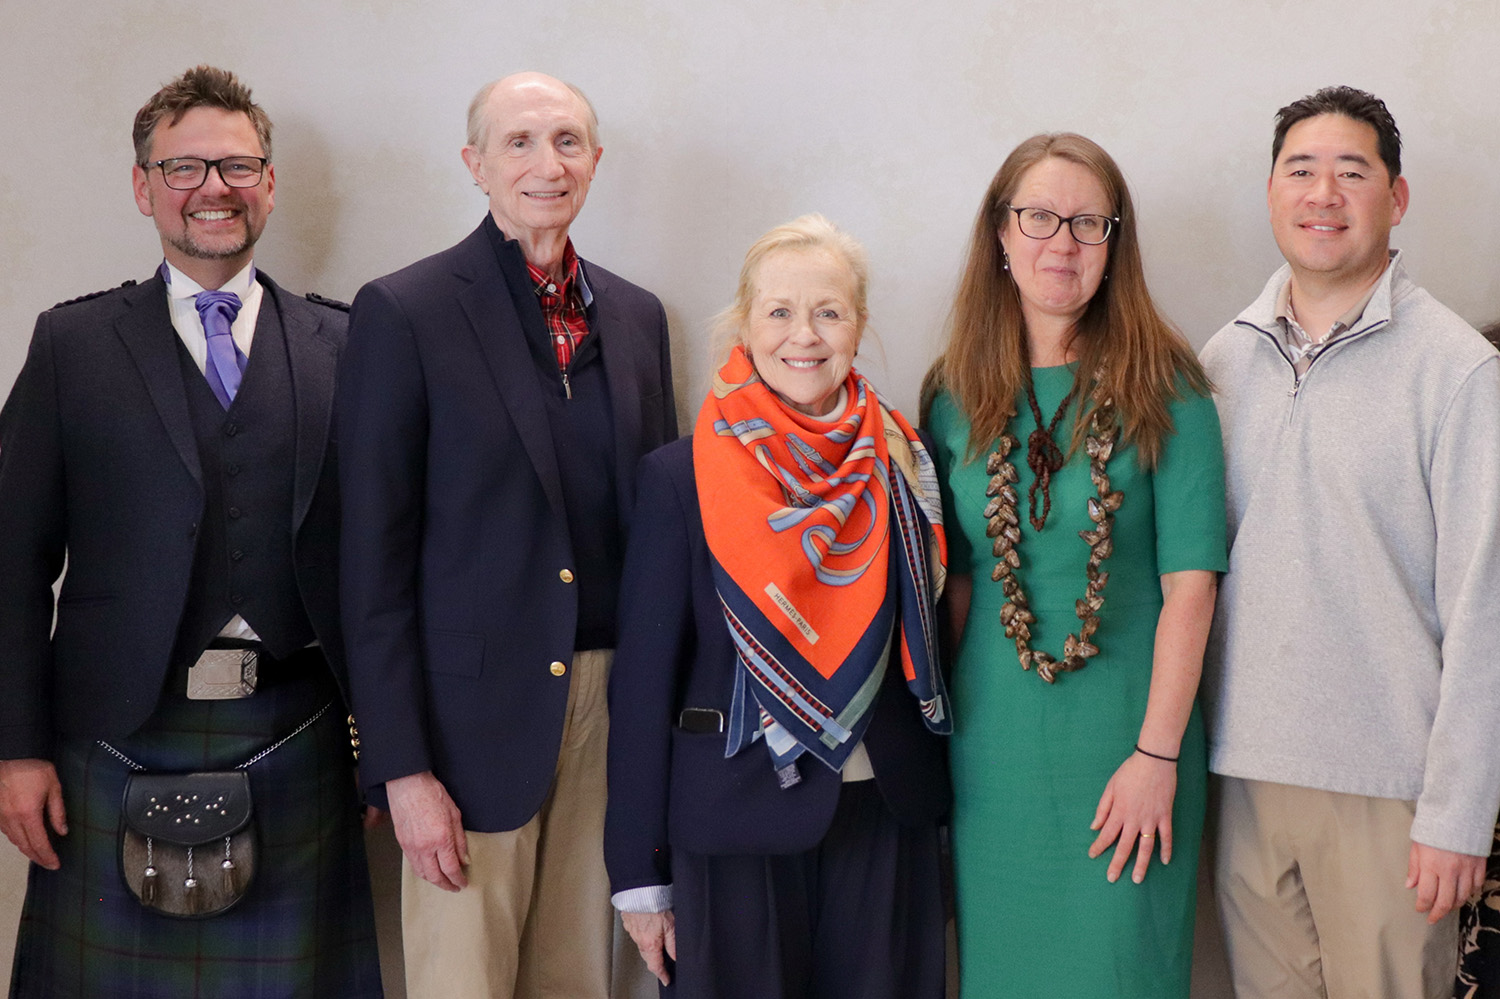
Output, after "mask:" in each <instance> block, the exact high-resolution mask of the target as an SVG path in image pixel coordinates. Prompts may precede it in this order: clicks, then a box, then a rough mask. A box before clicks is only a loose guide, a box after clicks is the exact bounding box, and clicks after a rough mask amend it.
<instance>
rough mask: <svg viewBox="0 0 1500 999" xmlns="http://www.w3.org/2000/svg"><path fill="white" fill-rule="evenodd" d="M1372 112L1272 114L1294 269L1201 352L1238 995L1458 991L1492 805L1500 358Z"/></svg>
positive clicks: (1215, 691)
mask: <svg viewBox="0 0 1500 999" xmlns="http://www.w3.org/2000/svg"><path fill="white" fill-rule="evenodd" d="M1400 156H1401V140H1400V134H1399V132H1398V131H1397V129H1396V123H1395V121H1394V120H1392V118H1391V115H1390V112H1389V111H1388V110H1387V109H1386V106H1385V104H1384V103H1383V102H1381V101H1380V100H1379V99H1377V98H1375V97H1373V96H1372V95H1370V94H1367V93H1364V92H1362V91H1358V90H1354V89H1351V88H1348V87H1330V88H1326V89H1324V90H1321V91H1319V92H1318V93H1316V94H1314V95H1312V96H1311V97H1307V98H1304V99H1302V100H1299V101H1296V102H1294V103H1293V104H1290V105H1288V106H1287V107H1285V108H1282V109H1281V111H1280V112H1278V115H1277V126H1276V133H1275V140H1274V143H1273V145H1272V163H1273V165H1272V171H1271V178H1270V182H1269V185H1268V188H1267V202H1268V204H1269V207H1270V214H1271V228H1272V231H1273V233H1274V235H1275V237H1276V242H1277V245H1278V246H1279V247H1280V249H1281V252H1282V255H1283V256H1284V257H1285V258H1286V261H1287V265H1286V266H1285V267H1283V268H1281V269H1280V270H1279V271H1277V272H1276V274H1275V275H1273V276H1272V278H1271V280H1270V282H1269V283H1268V284H1267V285H1266V288H1265V291H1264V292H1262V294H1261V296H1260V297H1259V298H1258V299H1257V300H1256V301H1255V302H1254V303H1253V304H1252V305H1251V306H1250V307H1249V308H1248V309H1246V310H1245V311H1244V312H1243V313H1241V314H1240V316H1239V318H1237V319H1236V320H1235V321H1234V322H1232V323H1230V324H1229V325H1227V326H1225V327H1224V328H1223V329H1222V330H1220V331H1219V332H1218V334H1217V335H1215V336H1214V338H1213V339H1212V340H1211V341H1210V342H1209V344H1208V346H1207V347H1205V348H1204V350H1203V362H1204V365H1205V367H1206V368H1207V370H1208V373H1209V375H1210V377H1212V378H1213V380H1214V383H1215V386H1216V397H1217V401H1218V404H1219V415H1220V419H1221V421H1222V423H1223V428H1224V452H1225V458H1226V465H1227V474H1228V481H1227V486H1228V504H1229V511H1228V512H1229V532H1230V533H1229V537H1230V545H1231V551H1230V561H1229V572H1228V575H1227V576H1226V577H1225V578H1224V580H1223V583H1222V585H1221V586H1220V588H1219V606H1218V612H1217V614H1216V617H1215V621H1214V628H1213V634H1212V638H1211V639H1210V643H1209V651H1208V659H1207V663H1206V670H1205V677H1204V686H1203V692H1204V698H1205V706H1206V707H1207V718H1208V722H1209V752H1210V758H1209V767H1210V769H1211V770H1212V771H1213V772H1214V773H1215V774H1218V775H1220V778H1219V780H1218V792H1219V805H1218V850H1217V859H1216V867H1217V878H1216V880H1217V891H1218V898H1219V908H1220V913H1221V917H1222V919H1223V923H1224V929H1225V936H1226V941H1227V945H1228V951H1229V959H1230V966H1231V970H1232V974H1233V977H1234V983H1235V991H1236V994H1237V995H1238V997H1239V999H1256V997H1261V996H1275V997H1276V999H1289V997H1290V999H1297V997H1302V996H1307V997H1327V999H1341V997H1344V996H1356V995H1358V996H1386V997H1393V999H1394V997H1402V999H1405V997H1417V996H1422V997H1438V996H1448V995H1451V994H1452V993H1451V989H1452V982H1453V974H1454V967H1455V963H1456V954H1457V946H1456V940H1457V921H1456V911H1455V909H1456V907H1457V906H1459V905H1461V904H1462V903H1463V902H1464V900H1465V899H1466V898H1467V897H1468V896H1469V895H1470V894H1472V893H1473V892H1474V891H1475V890H1476V888H1477V887H1478V885H1479V884H1480V883H1481V881H1482V878H1483V874H1484V863H1485V861H1484V855H1486V854H1488V852H1489V847H1490V837H1491V833H1492V832H1493V829H1494V825H1495V813H1496V808H1497V806H1500V662H1497V646H1496V642H1497V639H1500V355H1497V354H1496V352H1495V350H1494V348H1493V347H1491V346H1490V345H1489V344H1487V343H1486V342H1485V341H1484V340H1483V339H1482V338H1481V337H1480V336H1479V334H1478V333H1476V332H1475V331H1474V330H1473V329H1472V328H1471V327H1470V326H1468V325H1467V324H1466V323H1465V322H1463V320H1461V319H1460V318H1459V317H1458V316H1456V315H1454V314H1453V313H1452V312H1450V311H1449V310H1448V309H1446V308H1444V307H1443V306H1442V305H1440V304H1439V303H1438V302H1437V301H1436V300H1434V299H1433V298H1432V296H1431V295H1429V294H1428V293H1427V292H1425V291H1423V290H1422V289H1421V288H1419V287H1417V286H1416V285H1415V284H1414V283H1413V282H1412V280H1411V279H1410V278H1409V277H1408V276H1407V273H1406V268H1405V266H1404V264H1403V262H1402V257H1401V254H1400V253H1399V252H1396V253H1393V252H1391V250H1390V230H1391V227H1392V226H1395V225H1397V224H1398V223H1399V222H1400V221H1401V217H1402V215H1403V214H1404V213H1405V211H1406V207H1407V200H1408V190H1407V183H1406V179H1405V178H1404V177H1402V176H1401V160H1400Z"/></svg>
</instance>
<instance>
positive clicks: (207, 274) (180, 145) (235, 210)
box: [132, 107, 276, 288]
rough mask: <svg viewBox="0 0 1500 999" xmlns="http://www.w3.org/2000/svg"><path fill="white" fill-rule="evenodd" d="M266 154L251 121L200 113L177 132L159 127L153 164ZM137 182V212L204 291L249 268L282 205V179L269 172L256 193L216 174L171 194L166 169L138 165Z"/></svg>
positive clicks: (219, 111) (190, 114)
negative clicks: (164, 174) (188, 158)
mask: <svg viewBox="0 0 1500 999" xmlns="http://www.w3.org/2000/svg"><path fill="white" fill-rule="evenodd" d="M263 155H265V152H264V150H262V149H261V145H260V139H259V137H258V136H257V135H256V134H255V125H254V124H253V123H252V122H251V121H250V117H249V115H246V114H243V113H241V112H238V111H224V110H222V109H220V108H212V107H196V108H192V109H191V110H189V111H188V112H187V113H186V114H184V115H183V116H182V119H181V120H180V121H178V122H177V123H176V124H175V125H174V124H170V123H169V122H167V121H163V122H162V123H161V124H160V125H158V126H157V127H156V131H155V132H154V133H153V134H152V136H151V153H150V156H149V159H148V160H147V162H148V163H155V162H156V161H157V160H164V159H171V158H173V157H177V156H197V157H200V158H202V159H205V160H217V159H221V158H223V157H225V156H263ZM132 179H133V185H134V188H135V203H136V207H137V208H139V209H140V210H141V214H142V215H149V216H150V217H151V219H152V221H154V222H155V223H156V231H157V233H159V234H160V236H161V245H162V252H163V253H164V254H165V255H166V258H167V261H168V262H169V263H170V264H171V265H172V266H173V267H176V268H177V269H178V270H180V271H182V272H183V273H184V274H187V275H188V276H189V277H191V278H192V279H193V280H194V281H197V282H198V283H199V284H201V285H202V286H203V287H205V288H217V287H219V285H221V284H223V283H224V282H225V281H227V280H228V279H229V278H231V277H233V276H234V275H235V274H236V273H238V272H239V271H240V270H242V269H243V268H244V266H245V265H246V264H248V263H249V262H250V258H251V256H252V251H253V249H254V247H255V241H256V240H258V239H259V238H260V234H261V232H262V231H264V230H265V227H266V217H267V216H268V215H270V214H271V209H272V208H273V207H274V206H275V203H276V199H275V191H276V173H275V169H274V168H273V167H271V166H269V165H267V167H266V172H265V174H264V175H263V176H262V177H261V180H260V183H259V184H257V185H256V186H254V187H230V186H229V185H227V184H225V183H224V180H223V178H222V177H220V176H219V171H218V170H210V171H208V176H207V178H205V180H204V181H203V186H202V187H200V188H198V189H197V190H193V191H177V190H173V189H172V188H170V187H168V186H167V184H166V181H165V180H163V179H162V175H161V168H160V167H148V168H142V167H140V166H137V167H135V168H134V171H133V174H132Z"/></svg>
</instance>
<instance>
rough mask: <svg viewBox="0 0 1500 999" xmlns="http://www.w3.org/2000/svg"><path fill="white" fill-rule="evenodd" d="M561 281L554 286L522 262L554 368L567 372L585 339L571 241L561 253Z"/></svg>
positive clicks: (586, 328) (585, 321)
mask: <svg viewBox="0 0 1500 999" xmlns="http://www.w3.org/2000/svg"><path fill="white" fill-rule="evenodd" d="M562 270H563V279H562V281H561V282H560V283H557V282H554V281H553V280H552V278H551V277H550V276H548V274H547V272H546V271H544V270H542V269H541V268H540V267H537V266H535V265H534V264H532V262H531V261H529V260H528V261H526V271H527V273H529V274H530V275H531V281H532V283H533V284H534V285H535V289H534V290H535V291H536V297H537V301H539V302H541V303H542V318H543V319H544V320H546V323H547V339H549V340H551V341H552V349H553V350H554V351H556V352H557V367H558V370H560V371H564V372H565V371H567V370H568V365H569V364H570V363H572V360H573V353H574V352H575V351H576V350H578V345H579V344H580V343H582V342H583V338H584V337H586V336H588V332H589V324H588V317H587V315H586V314H585V312H584V304H583V292H582V290H581V289H580V288H579V286H578V285H579V282H578V254H577V253H574V252H573V241H572V240H571V239H570V240H568V245H567V246H566V247H565V248H564V249H563V262H562Z"/></svg>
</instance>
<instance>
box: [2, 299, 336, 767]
mask: <svg viewBox="0 0 1500 999" xmlns="http://www.w3.org/2000/svg"><path fill="white" fill-rule="evenodd" d="M260 281H261V284H262V285H264V287H265V298H264V299H263V300H262V303H261V309H262V310H266V309H273V308H274V309H277V310H279V313H280V316H281V321H282V327H283V329H284V332H285V336H286V344H287V354H288V358H289V360H290V364H291V371H292V395H293V399H294V405H295V407H296V428H297V429H296V434H297V440H296V469H295V472H294V486H293V489H294V503H293V509H291V510H289V511H287V529H288V530H290V531H291V532H292V535H293V545H294V555H295V558H296V578H297V587H298V590H299V593H300V595H301V597H302V601H303V604H304V606H305V607H306V609H307V613H308V617H309V618H310V620H311V622H312V626H313V630H314V633H315V634H316V635H317V636H318V639H319V641H320V642H321V643H322V645H323V649H324V652H325V653H326V654H327V655H328V659H329V662H330V665H332V667H333V670H334V674H335V676H338V677H339V678H340V680H341V682H342V640H341V634H340V631H339V618H338V597H337V593H338V517H339V503H338V473H337V458H336V449H335V445H334V439H333V437H332V428H333V422H334V416H333V405H334V375H335V372H336V370H337V366H338V356H339V351H340V350H341V349H342V347H343V344H344V335H345V327H346V321H347V317H346V316H345V315H344V313H343V312H341V311H339V310H337V309H333V308H328V307H326V306H322V305H315V304H313V303H311V302H308V301H306V300H304V299H301V298H298V297H296V296H293V295H290V294H288V293H286V292H285V291H283V290H282V289H281V288H280V287H278V286H277V285H276V284H275V283H274V282H273V281H271V280H270V278H268V277H266V276H265V274H264V273H262V274H260ZM177 340H178V337H177V333H176V331H175V330H174V329H173V328H172V320H171V317H170V315H169V313H168V309H167V294H166V287H165V285H164V283H163V282H162V279H161V278H160V277H159V276H157V277H153V278H152V279H151V280H149V281H146V282H144V283H142V284H139V285H132V286H129V287H125V288H119V289H116V290H114V291H111V292H108V293H105V294H103V295H96V296H92V297H90V298H87V299H84V300H80V301H77V302H74V303H71V304H64V305H62V306H58V307H57V308H54V309H50V310H48V311H47V312H44V313H42V315H41V316H40V317H39V318H38V319H37V323H36V332H35V334H34V335H33V337H32V341H31V348H30V352H29V353H28V355H27V358H26V363H25V365H24V366H23V368H22V369H21V374H20V376H19V377H18V378H17V379H16V384H15V387H14V388H13V389H12V390H11V394H10V398H9V399H8V400H7V401H6V403H5V408H4V410H3V411H0V510H3V511H4V527H3V529H0V759H17V758H28V757H38V758H50V757H51V755H52V749H53V739H54V736H55V735H56V734H57V733H59V732H61V733H67V734H79V735H84V736H87V737H89V738H105V739H108V738H118V737H121V736H124V735H128V734H129V733H131V732H133V731H135V730H136V729H137V728H139V727H140V726H141V724H142V723H143V722H145V720H146V719H147V717H149V716H150V714H151V712H152V711H153V710H154V709H155V707H156V704H157V701H158V699H159V697H160V694H161V690H162V685H163V682H164V680H165V678H166V674H167V671H168V669H169V667H170V665H171V656H172V647H173V643H174V642H175V640H176V638H177V630H178V625H179V623H180V621H181V619H182V614H183V609H184V607H185V605H186V601H187V590H188V583H189V579H190V577H191V575H192V567H193V554H194V550H195V547H196V544H197V533H198V531H197V529H198V523H199V521H200V519H201V518H202V516H203V510H204V503H205V502H206V500H205V496H204V491H203V482H202V479H203V472H202V469H201V467H200V465H199V461H198V445H197V442H196V440H195V438H194V436H193V427H192V421H191V417H190V415H189V412H188V399H187V391H186V386H185V385H184V383H183V380H182V365H181V361H180V359H179V355H178V350H179V348H178V344H177ZM65 559H66V563H67V575H66V577H65V578H64V579H63V584H62V592H61V594H60V597H59V599H58V600H57V603H56V614H57V624H56V628H55V630H54V628H53V598H52V584H53V582H54V581H55V580H56V579H57V577H58V575H59V574H60V573H61V572H62V570H63V564H64V560H65Z"/></svg>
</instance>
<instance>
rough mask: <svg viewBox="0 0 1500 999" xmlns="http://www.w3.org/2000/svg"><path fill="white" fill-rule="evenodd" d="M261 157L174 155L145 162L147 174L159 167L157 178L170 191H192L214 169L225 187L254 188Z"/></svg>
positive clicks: (262, 168) (262, 170)
mask: <svg viewBox="0 0 1500 999" xmlns="http://www.w3.org/2000/svg"><path fill="white" fill-rule="evenodd" d="M269 162H270V160H268V159H266V158H265V157H264V156H225V157H224V158H222V159H217V160H205V159H202V158H201V157H198V156H174V157H172V158H171V159H167V160H157V161H156V162H155V163H147V164H145V169H146V171H147V172H148V173H149V172H150V171H151V168H152V167H160V168H161V179H162V180H163V181H165V182H166V185H167V186H168V187H170V188H171V189H172V190H174V191H193V190H197V189H198V188H200V187H202V186H203V183H204V181H206V180H208V171H209V170H218V171H219V179H220V180H222V181H223V182H224V183H225V184H226V185H227V186H229V187H254V186H255V185H256V184H259V183H260V179H261V178H262V177H264V176H265V173H266V164H267V163H269Z"/></svg>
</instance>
